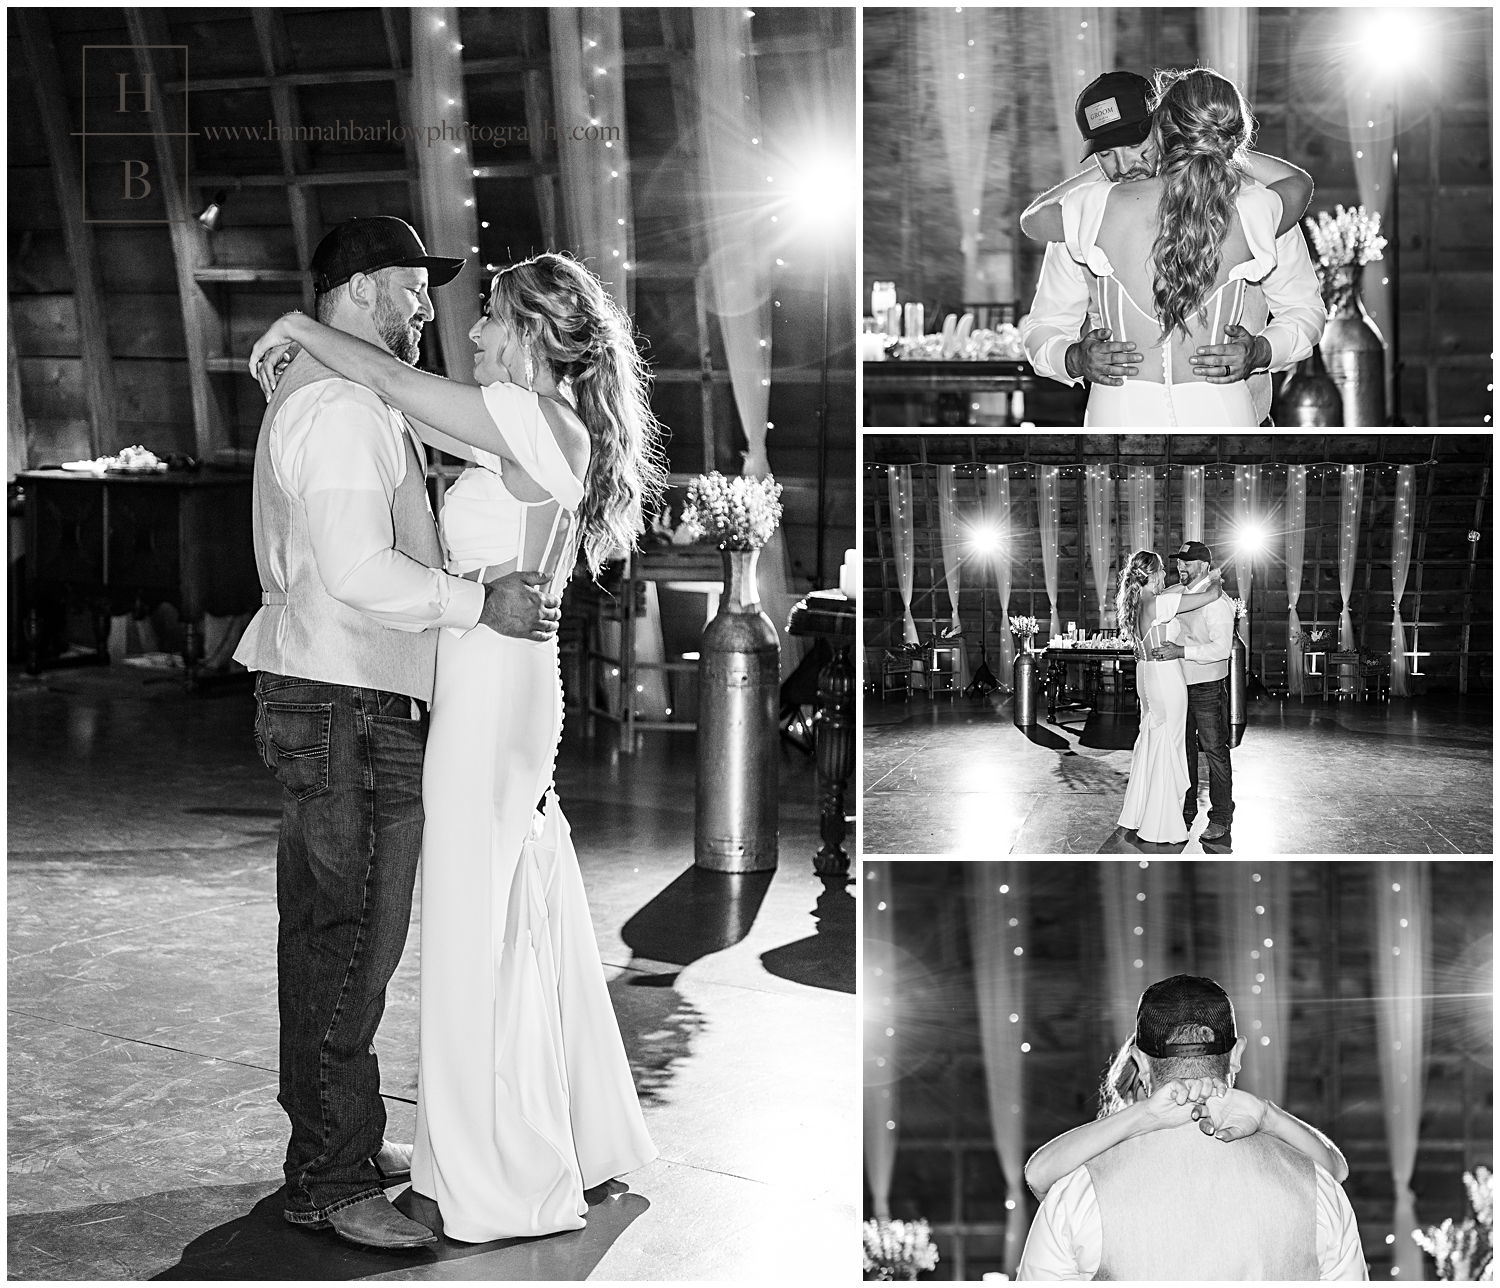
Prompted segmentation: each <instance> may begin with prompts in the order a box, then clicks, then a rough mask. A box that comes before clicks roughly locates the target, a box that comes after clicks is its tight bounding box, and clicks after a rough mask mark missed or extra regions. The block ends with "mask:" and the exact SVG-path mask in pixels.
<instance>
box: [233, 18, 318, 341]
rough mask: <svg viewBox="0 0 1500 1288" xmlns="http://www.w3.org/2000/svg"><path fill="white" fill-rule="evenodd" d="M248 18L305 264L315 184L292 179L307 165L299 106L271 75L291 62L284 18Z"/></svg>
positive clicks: (307, 291)
mask: <svg viewBox="0 0 1500 1288" xmlns="http://www.w3.org/2000/svg"><path fill="white" fill-rule="evenodd" d="M250 20H251V22H253V23H254V24H255V43H256V45H257V46H258V47H259V49H260V61H261V64H262V65H263V66H264V67H265V69H266V75H267V76H268V77H270V78H272V82H271V112H272V115H273V116H274V117H275V118H276V128H277V132H278V133H279V135H280V136H281V137H280V138H279V139H278V140H277V146H278V148H279V150H280V153H281V173H282V174H283V175H284V176H285V177H286V180H287V189H286V199H287V206H288V208H289V209H290V212H291V218H292V239H293V241H294V242H295V243H296V247H297V265H298V267H299V268H306V267H308V266H310V265H311V264H312V255H313V250H314V249H315V248H316V247H317V244H318V240H319V238H320V237H321V236H322V232H321V221H320V219H319V216H318V193H317V189H316V188H309V187H307V186H305V185H303V184H298V183H293V182H292V178H293V177H294V176H295V175H297V174H300V173H305V172H306V171H307V170H309V169H310V168H311V165H310V159H309V156H308V148H307V144H306V142H305V141H301V140H298V138H297V134H298V133H299V129H298V127H299V126H301V124H302V108H301V104H300V103H299V102H298V100H297V89H296V87H295V86H293V85H288V84H286V83H285V82H284V81H280V80H277V79H275V78H276V76H277V73H278V72H280V71H281V70H282V69H283V68H286V67H290V66H291V64H292V45H291V41H290V40H288V39H287V34H286V22H285V21H284V20H283V18H282V16H281V13H280V11H279V10H277V9H252V10H250ZM302 307H303V309H304V310H306V311H307V312H308V313H311V312H312V311H313V284H312V279H311V278H304V279H303V281H302Z"/></svg>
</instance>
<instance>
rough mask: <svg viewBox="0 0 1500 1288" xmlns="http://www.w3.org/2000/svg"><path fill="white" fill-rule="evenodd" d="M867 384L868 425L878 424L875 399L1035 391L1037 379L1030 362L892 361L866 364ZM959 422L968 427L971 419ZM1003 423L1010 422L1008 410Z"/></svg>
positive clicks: (866, 418) (896, 359)
mask: <svg viewBox="0 0 1500 1288" xmlns="http://www.w3.org/2000/svg"><path fill="white" fill-rule="evenodd" d="M864 384H865V393H864V401H865V424H867V425H870V424H874V423H875V419H874V417H873V416H872V415H871V402H872V400H874V399H878V398H882V397H884V398H891V397H895V396H899V395H902V394H905V395H908V396H918V395H921V394H927V393H938V394H943V393H958V394H976V393H1015V392H1016V391H1017V390H1020V391H1022V392H1025V391H1028V390H1032V389H1035V388H1036V385H1037V377H1036V373H1035V372H1034V371H1033V370H1032V369H1031V364H1030V363H1029V362H1016V361H995V362H964V361H958V360H952V361H947V362H918V361H911V360H907V359H901V358H892V359H890V360H888V361H886V362H866V363H865V364H864ZM959 423H960V424H962V425H967V424H968V423H969V422H968V417H967V416H965V417H964V419H963V420H962V421H960V422H959ZM1000 423H1001V424H1002V425H1008V424H1010V423H1011V421H1010V415H1009V410H1008V409H1007V411H1006V412H1005V413H1004V414H1003V417H1002V420H1001V422H1000Z"/></svg>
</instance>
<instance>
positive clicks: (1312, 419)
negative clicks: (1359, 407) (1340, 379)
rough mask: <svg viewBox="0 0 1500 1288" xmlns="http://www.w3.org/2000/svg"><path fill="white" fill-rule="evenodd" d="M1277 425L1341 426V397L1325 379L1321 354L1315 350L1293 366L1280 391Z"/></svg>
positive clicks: (1342, 411) (1342, 404) (1342, 407)
mask: <svg viewBox="0 0 1500 1288" xmlns="http://www.w3.org/2000/svg"><path fill="white" fill-rule="evenodd" d="M1276 423H1277V424H1278V425H1322V426H1327V425H1342V424H1343V423H1344V398H1343V395H1342V394H1341V393H1340V391H1339V387H1338V386H1337V385H1336V384H1334V382H1333V381H1332V380H1330V379H1329V377H1328V369H1327V368H1326V367H1324V365H1323V355H1322V354H1321V353H1319V352H1318V350H1317V349H1316V348H1314V349H1313V351H1312V354H1311V356H1309V357H1306V358H1304V359H1302V361H1301V362H1299V363H1298V364H1297V370H1296V371H1295V372H1294V373H1293V374H1292V378H1291V379H1290V380H1288V381H1287V382H1286V384H1285V385H1283V386H1282V388H1281V397H1280V399H1278V400H1277V404H1276Z"/></svg>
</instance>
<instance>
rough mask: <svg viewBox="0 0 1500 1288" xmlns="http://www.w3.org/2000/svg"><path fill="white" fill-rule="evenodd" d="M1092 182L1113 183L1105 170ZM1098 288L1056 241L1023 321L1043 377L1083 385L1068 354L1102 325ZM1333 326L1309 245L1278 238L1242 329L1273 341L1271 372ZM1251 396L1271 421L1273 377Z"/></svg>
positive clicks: (1263, 378) (1256, 379)
mask: <svg viewBox="0 0 1500 1288" xmlns="http://www.w3.org/2000/svg"><path fill="white" fill-rule="evenodd" d="M1090 182H1092V183H1108V182H1109V180H1108V179H1106V178H1105V177H1104V175H1103V173H1102V172H1100V173H1098V174H1097V175H1096V176H1095V177H1094V178H1093V179H1091V180H1090ZM1093 290H1094V275H1093V273H1091V272H1090V271H1089V269H1088V268H1087V267H1086V266H1085V265H1083V264H1081V263H1078V262H1077V261H1076V260H1074V259H1073V258H1072V257H1071V256H1070V255H1069V254H1068V250H1067V247H1066V245H1065V244H1064V243H1063V242H1048V243H1047V252H1046V255H1045V256H1044V257H1043V260H1042V271H1041V275H1040V276H1039V277H1038V278H1037V284H1036V294H1035V296H1033V298H1032V301H1031V312H1030V313H1028V314H1027V315H1026V316H1025V317H1024V318H1022V319H1021V344H1022V346H1023V347H1024V348H1025V350H1026V356H1027V358H1028V359H1029V360H1030V362H1031V365H1032V367H1033V369H1034V370H1035V371H1036V373H1037V375H1039V376H1046V377H1047V378H1048V379H1051V380H1057V381H1060V382H1061V383H1063V384H1065V385H1076V384H1080V383H1081V380H1082V378H1081V377H1075V376H1070V375H1068V370H1067V353H1068V347H1069V346H1070V345H1072V344H1074V343H1075V342H1076V341H1077V340H1078V339H1079V336H1080V333H1081V332H1082V330H1083V324H1084V320H1085V318H1088V319H1089V329H1090V330H1092V329H1093V328H1094V327H1095V326H1097V325H1098V314H1097V312H1096V311H1095V310H1094V309H1093V308H1092V299H1093ZM1268 313H1269V314H1270V315H1271V320H1270V321H1269V322H1268V321H1267V316H1268ZM1091 314H1092V316H1090V315H1091ZM1326 322H1327V313H1326V312H1325V310H1324V308H1323V296H1322V292H1321V291H1320V290H1319V288H1318V277H1317V273H1316V272H1314V270H1313V266H1312V260H1311V258H1310V257H1309V256H1308V253H1307V243H1306V241H1304V240H1303V237H1302V233H1301V231H1300V229H1298V228H1297V227H1296V226H1295V225H1293V226H1292V227H1291V228H1288V229H1287V230H1286V232H1284V233H1282V234H1281V236H1280V237H1278V238H1276V267H1275V268H1273V269H1272V270H1271V271H1270V273H1268V274H1267V275H1266V276H1265V277H1264V278H1262V279H1261V280H1260V281H1259V282H1252V283H1249V284H1248V285H1247V288H1246V291H1245V309H1244V316H1243V318H1242V319H1241V324H1242V325H1243V326H1244V327H1245V329H1246V330H1247V331H1250V332H1251V333H1252V334H1259V335H1263V336H1265V337H1266V340H1267V342H1268V343H1269V344H1270V346H1271V364H1270V366H1269V368H1268V369H1267V370H1268V371H1284V370H1286V369H1287V368H1289V367H1294V366H1296V365H1297V363H1299V362H1301V361H1302V360H1303V359H1304V358H1306V357H1308V356H1309V355H1310V354H1311V353H1312V351H1313V345H1315V344H1317V342H1318V341H1319V339H1321V338H1322V335H1323V327H1324V325H1325V323H1326ZM1250 393H1251V397H1252V398H1253V400H1254V403H1255V410H1256V412H1257V413H1258V414H1259V416H1260V419H1261V420H1265V418H1266V416H1267V415H1268V414H1269V412H1270V409H1271V382H1270V378H1269V376H1267V375H1265V374H1257V375H1253V376H1251V377H1250Z"/></svg>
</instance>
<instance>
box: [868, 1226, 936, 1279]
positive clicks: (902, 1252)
mask: <svg viewBox="0 0 1500 1288" xmlns="http://www.w3.org/2000/svg"><path fill="white" fill-rule="evenodd" d="M937 1263H938V1250H937V1249H936V1248H935V1247H933V1244H932V1227H931V1226H929V1225H928V1224H927V1222H926V1221H866V1222H865V1278H866V1279H876V1280H879V1281H881V1282H883V1283H889V1282H891V1281H893V1280H896V1279H915V1278H916V1277H917V1275H918V1274H919V1273H920V1272H922V1271H923V1270H935V1269H937Z"/></svg>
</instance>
